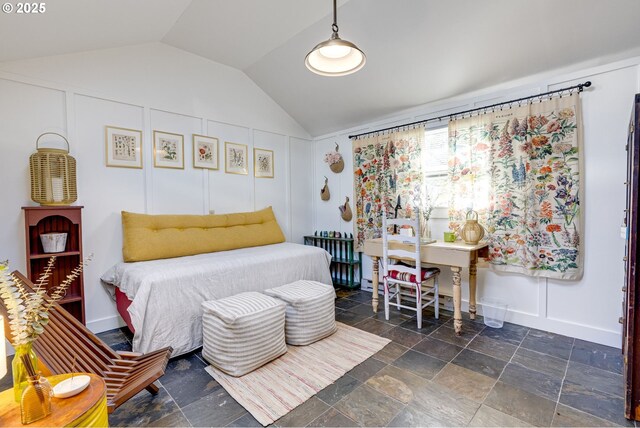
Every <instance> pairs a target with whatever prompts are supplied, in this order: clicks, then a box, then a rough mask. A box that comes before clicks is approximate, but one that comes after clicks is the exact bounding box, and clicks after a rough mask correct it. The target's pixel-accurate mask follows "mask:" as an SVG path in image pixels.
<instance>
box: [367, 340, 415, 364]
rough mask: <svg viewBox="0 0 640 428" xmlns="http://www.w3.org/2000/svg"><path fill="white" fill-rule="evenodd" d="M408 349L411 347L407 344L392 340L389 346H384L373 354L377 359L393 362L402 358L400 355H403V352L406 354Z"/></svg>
mask: <svg viewBox="0 0 640 428" xmlns="http://www.w3.org/2000/svg"><path fill="white" fill-rule="evenodd" d="M408 350H409V348H407V347H406V346H402V345H400V344H397V343H395V342H391V343H389V344H388V345H387V346H385V347H384V348H382V349H381V350H380V351H378V352H377V353H376V354H375V355H374V356H373V358H375V359H376V360H380V361H382V362H384V363H387V364H391V363H392V362H394V361H395V360H397V359H398V358H400V356H402V354H404V353H405V352H407V351H408Z"/></svg>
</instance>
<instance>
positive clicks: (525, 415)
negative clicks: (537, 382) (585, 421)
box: [484, 382, 556, 426]
mask: <svg viewBox="0 0 640 428" xmlns="http://www.w3.org/2000/svg"><path fill="white" fill-rule="evenodd" d="M484 404H485V405H487V406H489V407H492V408H493V409H496V410H499V411H501V412H502V413H506V414H508V415H510V416H513V417H515V418H517V419H520V420H521V421H524V422H527V423H530V424H532V425H535V426H549V425H550V424H551V420H552V419H553V414H554V411H555V408H556V403H555V402H554V401H551V400H547V399H546V398H543V397H540V396H538V395H535V394H531V393H530V392H526V391H523V390H521V389H519V388H515V387H513V386H510V385H507V384H505V383H503V382H498V383H496V385H495V386H494V387H493V389H492V390H491V392H490V393H489V396H487V399H486V400H485V402H484Z"/></svg>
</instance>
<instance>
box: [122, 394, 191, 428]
mask: <svg viewBox="0 0 640 428" xmlns="http://www.w3.org/2000/svg"><path fill="white" fill-rule="evenodd" d="M176 411H180V409H179V407H178V405H177V404H176V403H175V401H173V399H172V398H171V396H170V395H169V394H168V393H167V391H166V390H165V389H164V388H160V390H159V391H158V394H156V395H152V394H150V393H149V392H147V391H141V392H139V393H138V394H137V395H135V396H134V397H133V398H131V399H130V400H129V401H127V402H126V403H124V404H123V405H122V406H120V407H118V408H117V409H116V410H115V411H114V412H113V413H111V414H110V415H109V425H110V426H113V427H127V426H145V425H152V424H153V423H155V422H156V421H158V420H160V419H162V418H164V417H165V416H168V415H170V414H172V413H174V412H176Z"/></svg>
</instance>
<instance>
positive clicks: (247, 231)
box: [102, 207, 331, 356]
mask: <svg viewBox="0 0 640 428" xmlns="http://www.w3.org/2000/svg"><path fill="white" fill-rule="evenodd" d="M122 226H123V259H124V262H121V263H118V264H116V265H115V266H113V267H112V268H111V269H109V270H108V271H107V272H106V273H105V274H104V275H103V276H102V280H103V281H104V282H105V283H107V284H109V285H111V286H114V287H116V289H115V292H116V295H117V300H118V309H119V311H120V313H121V315H122V317H123V318H124V319H125V321H126V322H127V324H128V325H129V327H130V329H131V330H132V331H133V332H134V336H133V350H134V351H135V352H150V351H153V350H155V349H160V348H163V347H166V346H171V347H172V348H173V354H172V356H177V355H181V354H184V353H186V352H189V351H192V350H194V349H196V348H199V347H200V346H202V308H201V303H202V302H204V301H207V300H215V299H221V298H224V297H228V296H232V295H234V294H238V293H241V292H246V291H262V290H265V289H268V288H273V287H277V286H280V285H284V284H288V283H290V282H294V281H297V280H303V279H304V280H311V281H319V282H322V283H325V284H331V274H330V271H329V265H330V263H331V255H330V254H329V253H328V252H326V251H325V250H323V249H320V248H316V247H310V246H304V245H299V244H293V243H288V242H284V240H285V238H284V235H283V234H282V231H281V229H280V227H279V226H278V224H277V222H276V220H275V216H274V214H273V211H272V210H271V208H270V207H269V208H267V209H264V210H261V211H256V212H252V213H237V214H227V215H208V216H191V215H184V216H172V215H144V214H133V213H127V212H123V213H122ZM200 253H203V254H200ZM127 306H128V307H127ZM125 308H126V310H124V309H125Z"/></svg>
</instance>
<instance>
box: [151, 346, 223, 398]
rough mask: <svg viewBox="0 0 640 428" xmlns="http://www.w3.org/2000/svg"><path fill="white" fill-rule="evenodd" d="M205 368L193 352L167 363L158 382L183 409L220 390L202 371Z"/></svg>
mask: <svg viewBox="0 0 640 428" xmlns="http://www.w3.org/2000/svg"><path fill="white" fill-rule="evenodd" d="M206 366H207V365H206V364H205V363H203V362H202V360H200V359H199V358H198V356H197V355H196V353H194V352H192V353H189V354H187V355H184V356H181V357H178V358H175V359H173V360H171V361H169V364H167V369H166V371H165V374H164V376H162V377H161V378H160V381H161V382H162V386H164V387H165V388H166V390H167V392H169V394H171V396H172V397H173V398H174V400H175V401H176V403H177V404H178V406H180V407H184V406H186V405H188V404H191V403H193V402H194V401H198V400H199V399H201V398H202V397H204V396H206V395H209V394H211V393H212V392H214V391H215V390H217V389H219V388H220V385H219V384H218V382H216V381H215V379H213V378H212V377H211V376H210V375H209V373H207V372H206V371H205V370H204V368H205V367H206Z"/></svg>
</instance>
